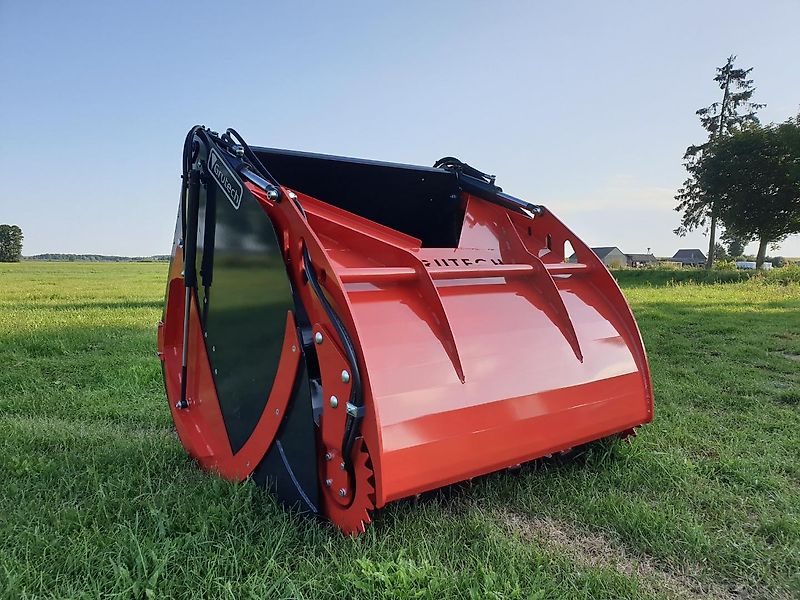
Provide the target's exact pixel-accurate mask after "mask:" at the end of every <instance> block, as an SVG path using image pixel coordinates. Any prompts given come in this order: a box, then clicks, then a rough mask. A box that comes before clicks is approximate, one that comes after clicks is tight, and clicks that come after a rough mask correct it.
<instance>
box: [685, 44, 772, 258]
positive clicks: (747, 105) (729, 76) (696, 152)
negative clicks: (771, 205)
mask: <svg viewBox="0 0 800 600" xmlns="http://www.w3.org/2000/svg"><path fill="white" fill-rule="evenodd" d="M735 60H736V56H734V55H731V56H729V57H728V60H727V61H726V63H725V64H724V65H723V66H721V67H717V75H716V76H715V77H714V81H715V82H716V83H717V84H718V85H719V88H720V89H721V90H722V100H721V101H720V102H714V103H713V104H711V105H710V106H707V107H706V108H701V109H699V110H698V111H697V113H696V114H697V116H698V117H699V118H700V124H701V125H702V126H703V129H705V130H706V131H707V132H708V140H707V141H706V142H705V143H703V144H700V145H691V146H689V147H688V148H687V149H686V152H685V153H684V155H683V161H684V162H683V164H684V167H685V168H686V170H687V172H688V173H689V177H688V178H687V179H686V181H685V182H684V184H683V187H682V188H680V189H679V190H678V193H677V195H676V196H675V199H676V200H677V201H678V206H676V207H675V210H677V211H679V212H682V213H683V216H682V218H681V224H680V226H679V227H678V228H677V229H676V230H675V233H676V234H678V235H681V236H682V235H686V233H688V232H689V231H693V230H695V229H698V228H700V227H706V225H707V224H708V225H709V235H710V239H709V244H708V254H707V256H708V262H707V264H706V267H707V268H710V267H711V264H712V262H713V256H714V245H715V243H716V224H717V217H718V215H717V211H716V209H715V206H716V200H717V199H716V198H715V197H714V196H711V195H708V194H707V193H706V190H705V189H704V188H703V186H701V185H699V182H698V176H697V173H698V168H699V165H700V164H701V163H702V162H703V158H704V156H705V154H706V153H707V151H708V148H709V145H710V144H712V143H713V142H714V141H715V140H717V139H719V138H722V137H724V136H728V135H731V134H732V133H734V132H736V131H739V130H741V129H742V128H743V127H746V126H748V125H757V124H758V117H757V116H756V112H757V111H758V109H760V108H762V107H764V106H765V105H764V104H758V103H755V102H752V97H753V94H754V92H755V87H753V80H752V79H749V77H748V76H749V75H750V72H751V71H752V70H753V69H752V67H751V68H749V69H737V68H736V67H735V66H734V61H735Z"/></svg>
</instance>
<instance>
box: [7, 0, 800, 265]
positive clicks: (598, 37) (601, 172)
mask: <svg viewBox="0 0 800 600" xmlns="http://www.w3.org/2000/svg"><path fill="white" fill-rule="evenodd" d="M798 23H800V2H798V1H797V0H790V1H785V2H781V1H773V2H761V3H753V2H741V1H738V0H737V1H733V0H725V1H714V2H710V1H709V2H681V1H675V0H673V1H671V2H661V3H658V5H656V3H653V2H611V1H609V2H548V3H544V2H480V3H477V2H476V3H472V2H419V3H417V2H409V1H404V2H394V3H388V2H387V3H378V2H369V3H355V2H319V3H289V2H286V3H278V2H221V1H219V0H217V1H216V2H201V1H194V2H145V1H136V2H116V1H104V2H46V1H42V2H12V1H11V0H0V86H1V88H0V119H2V121H1V122H2V133H1V134H0V223H16V224H18V225H19V226H21V227H22V228H23V231H24V233H25V247H24V253H25V254H28V255H30V254H36V253H41V252H75V253H101V254H121V255H149V254H162V253H168V252H169V246H170V243H171V241H172V232H173V230H174V222H175V214H176V210H177V204H178V189H179V175H180V173H179V171H180V154H181V146H182V143H183V138H184V135H185V133H186V131H187V130H188V129H189V127H191V126H192V125H194V124H198V123H200V124H205V125H208V126H210V127H212V128H213V129H216V130H219V131H224V129H225V128H226V127H234V128H236V129H237V130H239V132H240V133H242V134H243V135H244V137H245V139H247V140H248V141H249V142H250V143H251V144H254V145H264V146H275V147H281V148H292V149H299V150H308V151H316V152H324V153H330V154H342V155H348V156H358V157H365V158H372V159H379V160H389V161H396V162H407V163H414V164H426V165H430V164H432V163H433V162H434V161H435V160H436V159H438V158H439V157H441V156H445V155H455V156H458V157H459V158H461V159H462V160H464V161H466V162H469V163H470V164H472V165H474V166H476V167H478V168H480V169H481V170H484V171H488V172H490V173H494V174H496V175H497V178H498V183H499V184H500V185H501V186H502V187H503V188H504V189H505V190H506V191H507V192H509V193H511V194H514V195H516V196H520V197H523V198H525V199H527V200H530V201H533V202H538V203H542V204H545V205H546V206H548V207H549V208H550V209H551V210H552V211H554V212H555V213H556V214H557V215H559V216H560V217H561V218H562V219H563V220H564V221H565V222H566V223H567V225H568V226H569V227H571V228H572V229H573V230H574V231H575V232H576V233H577V234H578V235H579V236H580V237H582V238H583V239H584V240H585V241H586V242H588V243H589V244H590V245H595V246H605V245H608V246H614V245H616V246H619V247H620V248H621V249H622V250H623V251H625V252H644V251H645V250H646V249H647V248H648V247H649V248H652V250H653V252H654V253H656V254H657V255H671V254H672V253H673V252H674V251H675V250H676V249H677V248H679V247H701V248H702V247H703V246H704V245H705V244H706V242H705V238H704V237H703V236H702V235H701V234H699V233H698V234H696V235H690V236H689V237H687V238H685V239H680V238H678V237H676V236H674V235H673V234H672V230H673V229H674V228H675V227H676V226H677V224H678V219H679V216H678V213H676V212H674V211H673V210H672V208H673V206H674V205H675V201H674V200H673V196H674V194H675V191H676V189H677V188H678V187H679V186H680V184H681V182H682V181H683V179H684V178H685V173H684V171H683V168H682V166H681V157H682V155H683V151H684V150H685V148H686V146H687V145H689V144H690V143H697V142H702V141H703V140H704V137H705V136H704V132H703V130H702V129H701V128H700V126H699V124H698V121H697V117H696V116H695V114H694V111H695V110H696V109H697V108H699V107H701V106H706V105H708V104H710V103H711V102H713V101H715V100H718V99H719V96H720V92H719V90H718V88H716V87H715V84H714V82H713V81H712V77H713V76H714V69H715V67H716V66H718V65H721V64H722V63H723V62H724V61H725V58H726V57H727V56H728V55H729V54H731V53H735V54H737V55H738V57H739V59H738V61H737V64H738V65H740V66H743V67H750V66H752V67H755V68H754V70H753V73H752V77H753V78H754V79H755V82H756V86H757V90H756V96H755V99H756V100H757V101H759V102H765V103H766V104H767V107H766V108H765V109H763V110H762V111H761V113H760V115H761V119H762V121H763V122H769V121H782V120H785V119H786V118H788V117H790V116H791V115H792V114H796V113H797V111H798V106H799V105H800V34H798ZM751 251H754V247H753V246H751ZM780 253H782V254H784V255H787V256H800V236H794V237H792V238H790V239H789V240H787V241H786V242H785V243H784V244H783V246H782V248H781V250H780V251H779V252H775V254H780Z"/></svg>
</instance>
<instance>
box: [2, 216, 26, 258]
mask: <svg viewBox="0 0 800 600" xmlns="http://www.w3.org/2000/svg"><path fill="white" fill-rule="evenodd" d="M22 240H23V235H22V229H20V228H19V227H17V226H16V225H0V262H19V259H20V258H21V257H22Z"/></svg>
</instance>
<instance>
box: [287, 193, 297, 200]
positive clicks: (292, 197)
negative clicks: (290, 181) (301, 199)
mask: <svg viewBox="0 0 800 600" xmlns="http://www.w3.org/2000/svg"><path fill="white" fill-rule="evenodd" d="M287 195H288V196H289V200H297V194H295V193H294V192H289V193H288V194H287Z"/></svg>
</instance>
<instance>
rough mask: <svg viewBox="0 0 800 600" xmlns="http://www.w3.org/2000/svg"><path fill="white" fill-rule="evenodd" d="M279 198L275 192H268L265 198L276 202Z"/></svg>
mask: <svg viewBox="0 0 800 600" xmlns="http://www.w3.org/2000/svg"><path fill="white" fill-rule="evenodd" d="M279 196H280V194H278V192H276V191H275V190H270V191H268V192H267V198H269V199H270V200H273V201H274V200H277V199H278V197H279Z"/></svg>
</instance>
